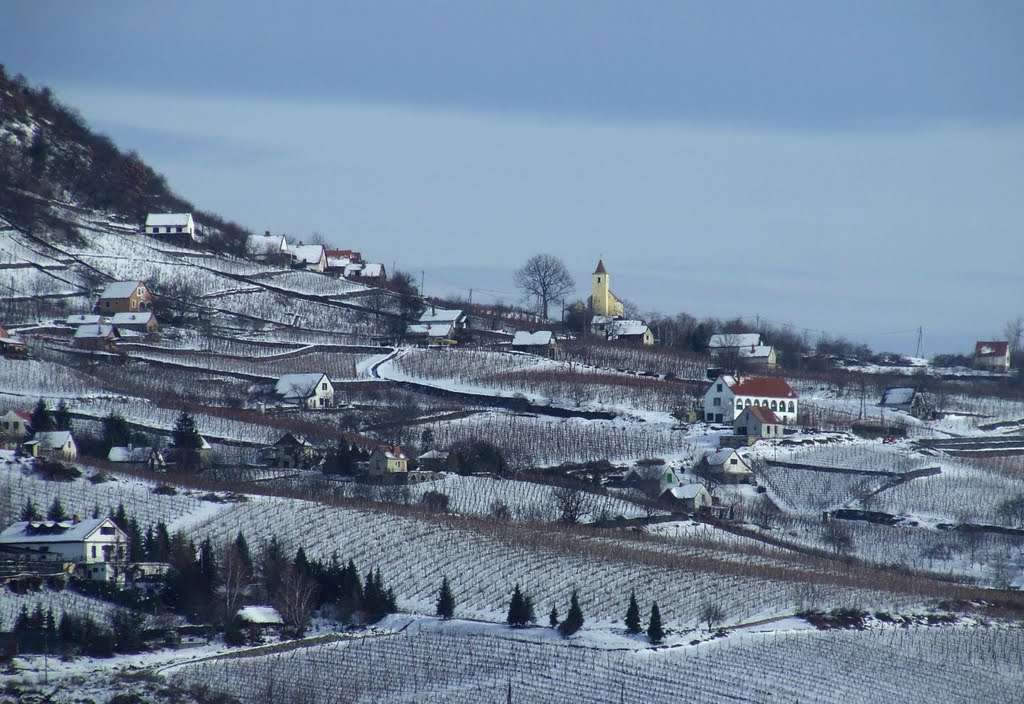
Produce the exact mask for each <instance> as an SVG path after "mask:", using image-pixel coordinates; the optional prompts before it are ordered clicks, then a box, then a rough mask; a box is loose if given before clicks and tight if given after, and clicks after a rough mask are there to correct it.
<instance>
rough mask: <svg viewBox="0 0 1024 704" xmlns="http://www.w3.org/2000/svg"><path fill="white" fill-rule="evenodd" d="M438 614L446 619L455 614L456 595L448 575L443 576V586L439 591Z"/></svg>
mask: <svg viewBox="0 0 1024 704" xmlns="http://www.w3.org/2000/svg"><path fill="white" fill-rule="evenodd" d="M437 615H438V616H440V617H441V618H443V619H445V620H447V619H450V618H451V617H452V616H454V615H455V596H454V595H453V594H452V588H451V585H450V584H448V577H447V576H445V577H442V578H441V588H440V589H439V590H438V592H437Z"/></svg>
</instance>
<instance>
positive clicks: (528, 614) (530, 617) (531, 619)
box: [523, 594, 537, 626]
mask: <svg viewBox="0 0 1024 704" xmlns="http://www.w3.org/2000/svg"><path fill="white" fill-rule="evenodd" d="M523 618H524V623H523V625H524V626H528V625H530V624H531V623H535V622H536V621H537V614H536V613H534V611H533V597H532V596H530V595H529V594H524V595H523Z"/></svg>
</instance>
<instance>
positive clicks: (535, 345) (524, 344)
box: [511, 330, 557, 357]
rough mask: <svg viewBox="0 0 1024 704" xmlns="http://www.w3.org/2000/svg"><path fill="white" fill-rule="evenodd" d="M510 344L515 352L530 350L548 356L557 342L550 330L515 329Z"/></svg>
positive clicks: (553, 351)
mask: <svg viewBox="0 0 1024 704" xmlns="http://www.w3.org/2000/svg"><path fill="white" fill-rule="evenodd" d="M511 346H512V349H514V350H516V351H517V352H530V353H532V354H541V355H545V356H549V357H550V356H551V355H553V354H554V353H555V350H556V349H557V342H556V340H555V336H554V333H552V332H551V331H550V330H538V331H537V332H527V331H526V330H517V331H516V334H515V336H514V337H513V338H512V345H511Z"/></svg>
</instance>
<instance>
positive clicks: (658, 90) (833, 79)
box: [0, 0, 1024, 353]
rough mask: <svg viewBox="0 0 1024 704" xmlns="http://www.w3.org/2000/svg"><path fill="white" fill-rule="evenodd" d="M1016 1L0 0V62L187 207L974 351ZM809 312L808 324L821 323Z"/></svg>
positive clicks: (1000, 226)
mask: <svg viewBox="0 0 1024 704" xmlns="http://www.w3.org/2000/svg"><path fill="white" fill-rule="evenodd" d="M1022 37H1024V3H1021V2H1019V1H1018V0H1010V1H1007V2H984V1H980V0H979V1H971V2H960V1H957V2H939V1H935V0H932V1H929V2H915V1H913V0H904V1H902V2H898V3H893V2H891V0H889V1H886V2H857V3H851V2H824V1H822V0H815V1H813V2H798V1H795V0H787V2H784V3H768V2H730V1H729V0H719V1H715V2H706V3H687V2H680V1H677V2H644V1H640V2H636V1H631V2H626V1H623V2H602V1H600V0H586V1H580V2H556V1H554V0H546V1H544V2H527V1H524V0H517V1H516V2H507V3H503V4H500V5H499V4H498V3H488V2H479V1H478V0H467V1H465V2H461V1H459V2H455V1H452V2H426V1H418V2H404V3H396V2H384V1H376V2H372V3H365V2H337V1H331V0H322V1H319V2H312V1H305V2H287V3H286V2H280V0H278V1H277V2H267V1H266V0H250V1H249V2H245V3H242V2H209V3H198V2H195V3H192V2H186V3H176V2H166V0H164V1H162V2H148V1H140V0H130V1H125V2H112V1H105V2H98V1H89V0H85V1H83V0H77V1H75V2H70V1H67V2H61V1H52V0H51V1H49V2H38V0H4V1H3V3H2V4H0V61H2V62H3V63H4V64H5V65H6V67H7V70H8V72H9V73H11V74H14V73H18V72H21V73H24V74H25V76H26V77H27V78H28V79H29V81H30V82H31V83H32V84H34V85H38V84H46V85H49V86H51V87H52V88H53V89H54V90H55V91H56V93H57V96H58V98H59V99H61V100H63V101H64V102H65V103H67V104H69V105H71V106H72V107H75V108H76V109H78V110H79V111H80V112H81V114H82V115H83V116H84V117H85V119H86V121H87V122H88V123H89V124H90V125H91V126H93V127H94V128H96V129H98V130H99V131H102V132H105V133H106V134H108V135H110V136H111V137H112V138H113V139H114V140H115V141H116V142H117V143H118V144H119V145H121V146H122V147H123V148H128V149H135V150H137V151H138V152H139V154H140V155H141V156H142V157H143V159H144V160H145V161H147V162H148V163H149V164H150V165H152V166H153V167H154V168H155V169H157V170H158V171H160V172H161V173H163V174H164V175H165V176H166V177H167V179H168V181H169V183H170V185H171V186H172V188H174V189H175V190H176V191H178V192H179V193H181V194H182V195H184V196H185V197H187V198H189V199H191V200H192V201H193V202H195V203H196V205H197V206H198V207H200V208H203V209H207V210H213V211H216V212H219V213H221V214H222V215H223V216H225V217H227V218H230V219H234V220H237V221H239V222H241V223H242V224H244V225H246V226H248V227H250V228H252V229H253V230H256V231H263V230H271V231H273V232H283V233H288V234H290V235H294V236H296V237H299V238H302V237H308V236H309V235H310V234H311V233H313V232H320V233H322V234H323V235H324V236H325V237H326V238H327V239H328V240H329V241H331V242H334V243H336V244H337V245H339V246H343V247H351V248H355V249H360V250H362V251H363V253H364V255H365V256H367V257H368V258H371V259H375V260H381V261H384V262H385V263H386V264H387V265H388V266H389V267H390V266H392V264H393V263H394V264H397V265H398V267H399V268H405V269H408V270H410V271H414V272H416V273H417V275H419V274H420V272H423V276H424V279H425V283H426V292H427V293H441V292H459V291H461V292H462V293H464V294H467V293H468V289H470V288H472V289H473V290H474V293H473V296H474V300H495V299H503V300H506V301H514V300H516V299H517V298H518V294H517V293H516V292H515V289H514V288H513V286H512V283H511V271H512V270H513V269H514V268H515V267H516V266H518V265H519V264H521V263H522V262H523V261H524V260H525V259H526V258H528V257H529V256H530V255H532V254H535V253H537V252H548V253H551V254H554V255H557V256H559V257H561V258H562V259H563V260H564V261H565V262H566V264H567V265H568V266H569V268H570V270H571V271H572V272H573V274H574V275H575V276H576V278H577V281H578V282H579V285H580V288H579V292H578V295H579V297H585V296H586V295H587V294H588V293H589V281H590V273H591V272H592V271H593V269H594V266H595V264H596V263H597V259H598V257H600V256H603V257H604V260H605V264H606V266H607V267H608V270H609V272H610V273H611V276H612V284H613V289H614V290H615V291H616V293H617V294H618V295H619V296H620V297H623V298H627V299H629V300H631V301H633V302H635V303H636V304H637V305H638V306H639V307H640V309H641V310H643V311H661V312H666V313H674V312H679V311H685V312H689V313H691V314H693V315H696V316H698V317H702V316H706V315H714V316H719V317H724V316H730V317H731V316H750V317H753V316H756V315H759V316H761V318H764V319H769V320H773V321H778V322H784V323H791V324H794V325H796V326H799V327H802V328H808V329H811V330H814V331H817V330H827V331H830V332H832V333H834V334H842V335H846V336H849V337H851V338H854V339H857V340H862V341H866V342H868V343H869V344H871V345H872V346H874V347H876V348H884V349H891V350H896V351H902V352H913V351H914V346H915V343H916V333H909V332H905V331H909V330H914V329H916V328H917V327H918V326H922V327H923V328H924V342H925V352H926V353H936V352H947V351H962V352H967V351H968V350H969V348H970V347H971V346H972V343H973V341H974V340H975V339H978V338H984V337H989V336H993V335H996V334H998V333H999V332H1000V330H1001V329H1002V327H1003V323H1004V322H1005V321H1006V320H1007V319H1009V318H1011V317H1015V316H1017V315H1020V314H1024V268H1022V266H1024V78H1022V77H1024V40H1022ZM814 334H816V333H812V335H814Z"/></svg>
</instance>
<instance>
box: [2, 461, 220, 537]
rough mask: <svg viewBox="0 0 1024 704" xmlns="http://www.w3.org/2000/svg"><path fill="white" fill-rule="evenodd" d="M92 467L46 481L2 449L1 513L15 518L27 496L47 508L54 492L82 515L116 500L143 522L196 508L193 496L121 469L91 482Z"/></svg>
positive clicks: (70, 510) (71, 512)
mask: <svg viewBox="0 0 1024 704" xmlns="http://www.w3.org/2000/svg"><path fill="white" fill-rule="evenodd" d="M95 474H96V472H93V471H91V470H88V469H86V470H84V471H83V472H82V476H81V477H80V478H78V479H75V480H73V481H69V482H58V481H45V480H44V479H42V478H41V477H39V476H38V475H37V474H35V473H34V472H32V470H31V469H30V468H29V466H28V463H27V462H22V461H20V460H16V459H14V458H13V453H12V452H10V451H7V450H0V518H3V519H4V520H5V521H6V523H5V525H6V524H8V523H11V522H13V521H16V520H18V516H19V514H20V512H21V509H22V508H23V507H24V506H25V503H26V502H27V501H29V500H31V501H32V503H33V504H35V506H36V508H37V509H38V510H39V511H41V512H43V513H45V512H46V509H47V508H48V507H49V506H50V504H51V503H53V500H54V499H56V498H59V499H60V502H61V505H62V506H63V507H64V510H65V511H66V512H67V513H68V515H78V516H81V517H83V518H87V517H90V516H92V514H93V512H94V511H98V512H99V514H100V515H106V514H107V513H109V512H110V511H112V510H115V509H116V508H117V506H118V505H119V504H120V505H124V508H125V511H127V512H128V514H129V515H130V516H133V517H134V518H135V519H136V520H137V521H139V523H140V524H141V525H143V526H146V525H149V524H151V523H157V522H158V521H163V522H164V523H170V522H172V521H174V520H175V519H177V518H179V517H181V516H183V515H185V514H188V513H190V512H193V511H196V510H197V509H198V508H199V507H200V505H201V503H202V502H200V501H199V499H196V498H194V497H192V496H188V495H186V494H182V493H178V494H176V495H173V496H167V495H165V494H155V493H153V489H154V488H155V487H156V486H157V480H156V479H155V478H154V481H144V480H141V479H134V478H131V477H127V476H124V475H117V476H115V475H107V477H106V479H107V480H106V481H103V482H99V483H93V482H92V481H90V477H93V476H94V475H95Z"/></svg>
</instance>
